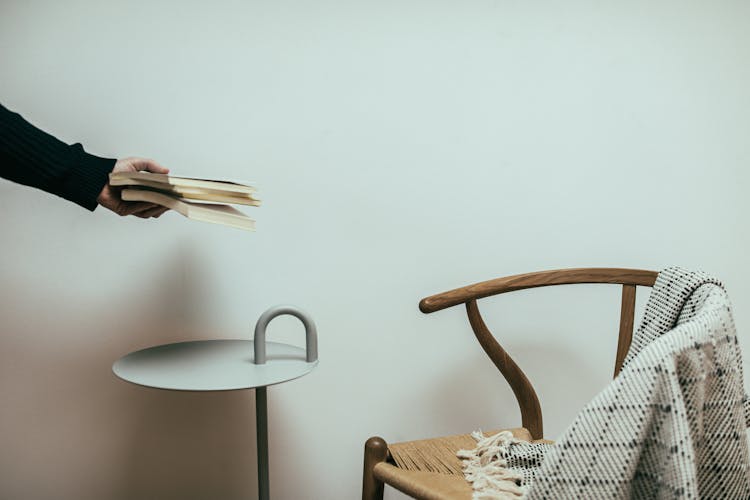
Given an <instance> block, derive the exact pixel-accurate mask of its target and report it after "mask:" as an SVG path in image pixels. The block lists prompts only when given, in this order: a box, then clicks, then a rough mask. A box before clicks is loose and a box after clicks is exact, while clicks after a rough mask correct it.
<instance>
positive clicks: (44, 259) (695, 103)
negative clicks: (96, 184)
mask: <svg viewBox="0 0 750 500" xmlns="http://www.w3.org/2000/svg"><path fill="white" fill-rule="evenodd" d="M748 16H750V6H748V4H747V3H745V2H740V1H737V2H687V3H686V2H659V3H658V5H657V4H656V3H654V2H645V1H644V2H595V1H592V2H584V1H575V2H548V3H543V2H542V3H535V4H534V5H531V4H530V3H522V2H512V1H487V0H477V1H473V2H460V1H453V2H434V1H431V2H428V1H410V2H402V1H398V2H397V1H392V2H374V1H373V2H344V1H338V2H336V1H330V2H328V1H315V2H310V1H308V2H305V1H296V2H293V1H267V2H230V1H223V2H192V3H183V2H124V1H123V2H119V4H116V3H109V4H107V5H100V2H93V1H90V2H83V1H79V2H52V1H49V2H26V1H24V2H21V1H17V2H8V1H4V2H3V3H2V4H0V74H1V75H2V77H1V78H0V102H2V103H3V104H4V105H5V106H7V107H9V108H11V109H14V110H17V111H19V112H21V113H22V114H23V115H24V116H25V117H26V118H27V119H29V120H30V121H32V122H33V123H35V124H37V125H38V126H40V127H42V128H44V129H45V130H48V131H50V132H52V133H53V134H55V135H57V136H58V137H60V138H62V139H63V140H66V141H70V142H74V141H81V142H83V143H84V145H85V146H86V147H87V149H88V150H89V151H92V152H94V153H97V154H100V155H103V156H111V157H121V156H125V155H144V156H151V157H154V158H157V159H158V160H160V161H161V162H163V163H164V164H166V165H167V166H169V167H171V168H172V170H173V172H174V173H177V174H180V173H182V174H198V175H202V176H216V177H226V178H238V179H248V180H254V181H256V182H257V183H258V184H259V185H260V187H261V189H262V195H263V198H264V200H265V205H264V206H263V207H262V208H260V209H257V210H253V213H254V214H255V215H256V218H257V220H258V228H259V229H258V232H257V233H255V234H247V233H244V232H240V231H236V230H232V229H228V228H222V227H218V226H211V225H204V224H200V223H193V222H188V221H186V220H184V219H182V218H181V217H180V216H178V215H176V214H167V215H165V216H164V217H162V218H161V219H159V220H158V221H142V220H140V219H118V218H117V217H116V216H115V215H114V214H112V213H108V212H107V211H105V210H103V209H99V210H97V211H96V212H95V213H94V214H89V213H87V212H85V211H84V210H82V209H80V208H78V207H77V206H75V205H73V204H70V203H67V202H65V201H62V200H59V199H56V198H54V197H52V196H49V195H47V194H45V193H42V192H39V191H35V190H32V189H30V188H26V187H22V186H18V185H14V184H11V183H9V182H6V181H2V182H0V210H2V214H3V215H2V217H0V234H2V252H3V253H2V259H0V318H2V320H1V326H0V330H1V331H2V335H0V399H1V400H2V404H1V405H0V450H1V451H0V497H2V498H23V499H53V498H54V499H81V500H86V499H97V500H98V499H123V500H124V499H128V500H129V499H134V498H159V499H189V498H206V499H209V498H222V499H235V498H252V497H253V495H254V491H255V487H256V480H255V458H254V449H255V448H254V447H255V436H254V430H253V429H254V427H253V425H254V412H253V398H252V396H253V395H252V393H251V392H237V393H226V394H191V393H169V392H160V391H156V390H148V389H144V388H139V387H135V386H131V385H128V384H126V383H124V382H122V381H119V380H118V379H116V378H115V377H114V376H113V375H112V374H111V372H110V365H111V363H112V362H113V361H114V360H115V359H117V358H118V357H119V356H120V355H122V354H125V353H127V352H129V351H131V350H134V349H138V348H142V347H145V346H149V345H154V344H159V343H164V342H169V341H177V340H184V339H197V338H225V337H248V336H249V335H250V330H251V325H252V324H253V323H254V322H255V320H256V318H257V317H258V315H259V314H260V313H261V312H262V311H263V310H265V309H266V308H267V307H268V306H270V305H273V304H275V303H278V302H291V303H294V304H298V305H300V306H303V307H305V308H306V309H308V310H309V311H311V312H312V313H313V314H314V316H315V318H316V320H317V322H318V324H319V330H320V359H321V362H320V366H319V368H318V369H317V370H316V371H314V372H313V373H312V374H311V375H309V376H308V377H305V378H303V379H301V380H297V381H295V382H293V383H289V384H286V385H283V386H279V387H274V388H272V389H271V390H270V393H269V402H270V418H271V437H270V446H271V481H272V494H273V497H274V498H275V499H350V498H357V496H358V495H359V488H360V481H361V466H362V463H361V460H362V445H363V443H364V441H365V440H366V438H367V437H368V436H370V435H373V434H380V435H382V436H383V437H385V438H386V439H388V440H394V441H395V440H403V439H414V438H419V437H427V436H432V435H438V434H442V433H461V432H468V431H470V430H472V429H474V428H477V427H482V428H485V429H489V428H492V427H501V426H514V425H517V424H518V416H517V410H516V408H515V403H514V401H513V399H512V394H511V393H510V391H509V390H508V389H507V388H506V387H505V384H504V382H503V381H502V380H501V379H500V377H499V375H498V374H496V373H495V372H494V369H493V368H492V366H491V365H490V363H489V362H488V361H486V360H485V359H484V355H483V354H482V352H481V350H480V348H479V347H478V345H477V344H476V342H475V341H474V340H473V338H472V334H471V332H470V330H469V328H468V325H467V322H466V321H465V317H464V313H463V312H462V310H461V309H460V308H455V309H452V310H447V311H443V312H440V313H436V314H434V315H431V316H424V315H422V314H421V313H419V312H418V310H417V302H418V300H419V299H420V298H422V297H423V296H426V295H430V294H433V293H437V292H440V291H444V290H447V289H450V288H453V287H457V286H461V285H464V284H468V283H472V282H475V281H479V280H484V279H489V278H493V277H497V276H502V275H507V274H514V273H519V272H526V271H532V270H540V269H552V268H561V267H577V266H622V267H639V268H651V269H659V268H662V267H664V266H667V265H672V264H679V265H683V266H687V267H698V268H703V269H705V270H707V271H710V272H712V273H714V274H715V275H717V276H719V277H720V278H722V279H723V280H724V281H725V282H726V284H727V286H728V288H729V291H730V295H731V296H732V297H733V300H734V304H735V315H736V320H737V324H738V327H739V329H740V332H741V333H740V338H741V339H742V342H743V346H744V348H745V351H746V352H750V350H748V347H750V346H749V345H748V340H747V339H748V337H747V335H746V334H745V333H742V332H745V331H750V270H748V266H747V260H746V248H747V246H748V244H750V238H749V237H750V230H749V229H748V224H747V218H746V216H747V212H748V200H747V188H748V181H749V180H750V179H749V174H748V173H747V167H748V161H749V160H750V142H748V136H749V135H750V92H749V91H748V89H749V88H750V66H749V65H748V64H747V61H748V57H750V30H748V21H747V19H748V18H749V17H748ZM645 296H646V294H645V293H643V294H642V298H645ZM641 305H642V303H641ZM618 307H619V290H618V289H617V287H607V286H599V287H597V286H580V287H573V288H570V287H568V288H558V289H550V290H534V291H529V292H520V293H518V294H517V296H513V295H508V296H503V297H499V298H495V299H488V300H486V301H485V302H484V310H485V312H486V319H487V320H488V323H489V324H490V326H494V327H495V329H496V331H497V333H498V336H499V337H500V338H501V339H502V341H503V342H504V345H505V346H506V347H507V349H508V350H509V351H510V352H511V353H512V354H513V355H515V356H516V357H517V360H518V361H519V363H520V364H521V365H522V366H523V367H524V368H525V369H526V371H527V373H528V374H529V376H530V377H531V379H532V380H533V381H534V382H535V384H536V385H537V389H538V392H539V393H540V397H541V398H542V403H543V409H544V411H545V416H546V430H547V435H548V436H549V437H554V436H555V435H557V434H558V433H559V432H561V431H562V430H563V429H564V428H565V425H566V423H567V422H569V421H570V420H571V418H572V417H573V415H575V413H576V410H577V409H578V408H580V406H582V405H583V404H584V403H585V402H586V401H587V400H588V399H589V398H591V396H593V395H594V394H595V393H596V392H597V391H598V390H599V389H600V388H602V387H603V386H604V385H605V384H606V383H607V380H608V377H609V376H610V372H611V366H612V362H613V358H614V352H615V343H616V341H615V337H616V330H617V319H618V316H619V314H618ZM269 335H270V337H273V338H277V339H287V340H293V341H294V342H298V343H300V344H301V343H302V334H301V328H300V327H299V325H297V324H295V322H294V321H293V320H291V319H289V320H287V319H280V320H278V323H274V324H273V326H272V328H271V331H270V332H269ZM387 498H391V499H393V498H397V495H396V494H395V493H393V492H392V491H390V492H389V493H388V495H387ZM399 498H400V497H399Z"/></svg>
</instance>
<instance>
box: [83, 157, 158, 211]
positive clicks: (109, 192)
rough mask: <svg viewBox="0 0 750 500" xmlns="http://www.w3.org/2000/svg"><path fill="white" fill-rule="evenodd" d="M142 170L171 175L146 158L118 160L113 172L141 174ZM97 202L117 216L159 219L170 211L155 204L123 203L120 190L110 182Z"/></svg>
mask: <svg viewBox="0 0 750 500" xmlns="http://www.w3.org/2000/svg"><path fill="white" fill-rule="evenodd" d="M141 170H146V171H147V172H154V173H156V174H168V173H169V169H168V168H164V167H162V166H161V165H159V164H158V163H156V162H155V161H154V160H147V159H145V158H123V159H121V160H117V163H115V167H114V168H113V169H112V172H113V173H114V172H139V171H141ZM96 202H97V203H99V205H101V206H103V207H104V208H108V209H110V210H112V211H113V212H114V213H116V214H117V215H135V216H136V217H140V218H142V219H148V218H150V217H159V216H161V214H163V213H164V212H166V211H167V210H169V209H168V208H166V207H162V206H161V205H155V204H153V203H146V202H142V201H123V200H122V198H120V188H118V187H116V186H110V185H109V182H107V184H105V186H104V187H103V188H102V191H101V193H99V196H98V197H97V198H96Z"/></svg>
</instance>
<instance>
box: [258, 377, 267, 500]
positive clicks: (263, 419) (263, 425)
mask: <svg viewBox="0 0 750 500" xmlns="http://www.w3.org/2000/svg"><path fill="white" fill-rule="evenodd" d="M255 425H256V435H257V443H258V444H257V446H258V500H269V492H268V489H269V488H268V400H267V398H266V388H265V387H258V388H256V389H255Z"/></svg>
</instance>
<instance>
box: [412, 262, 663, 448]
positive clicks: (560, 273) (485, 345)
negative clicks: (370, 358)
mask: <svg viewBox="0 0 750 500" xmlns="http://www.w3.org/2000/svg"><path fill="white" fill-rule="evenodd" d="M658 274H659V273H657V272H655V271H645V270H641V269H617V268H589V269H586V268H582V269H559V270H554V271H540V272H536V273H528V274H518V275H515V276H507V277H504V278H497V279H494V280H490V281H483V282H481V283H476V284H474V285H469V286H465V287H462V288H457V289H455V290H451V291H448V292H444V293H440V294H437V295H433V296H431V297H427V298H425V299H422V300H421V301H420V303H419V309H420V310H421V311H422V312H423V313H431V312H435V311H440V310H441V309H447V308H449V307H452V306H455V305H458V304H466V313H467V314H468V316H469V323H470V324H471V328H472V330H473V331H474V335H475V336H476V337H477V340H478V341H479V344H480V345H481V346H482V349H484V352H485V353H487V355H488V356H489V357H490V359H491V360H492V362H493V363H494V364H495V366H496V367H497V368H498V370H500V373H501V374H502V375H503V377H504V378H505V380H506V381H507V382H508V385H510V387H511V389H512V390H513V394H514V395H515V397H516V401H518V406H519V408H520V410H521V420H522V422H523V426H524V427H525V428H527V429H528V430H529V432H530V433H531V436H532V438H533V439H542V437H543V433H544V428H543V420H542V409H541V406H540V405H539V398H538V397H537V395H536V391H535V390H534V387H533V386H532V385H531V382H530V381H529V379H528V377H526V374H525V373H524V372H523V370H521V368H520V367H519V366H518V365H517V364H516V362H515V361H513V358H511V357H510V355H509V354H508V353H507V352H506V351H505V349H503V348H502V346H501V345H500V344H499V343H498V342H497V340H496V339H495V337H494V336H493V335H492V333H491V332H490V330H489V329H488V328H487V325H486V324H485V323H484V320H483V319H482V316H481V314H480V312H479V306H478V305H477V300H478V299H481V298H485V297H490V296H492V295H498V294H501V293H507V292H513V291H516V290H523V289H526V288H536V287H542V286H552V285H572V284H579V283H610V284H619V285H622V303H621V309H620V331H619V337H618V342H617V354H616V356H615V370H614V376H615V377H616V376H617V374H618V373H620V369H621V368H622V363H623V361H624V360H625V355H626V354H627V353H628V349H629V348H630V342H631V340H632V338H633V322H634V315H635V290H636V288H635V287H636V286H638V285H640V286H653V285H654V283H655V282H656V276H657V275H658Z"/></svg>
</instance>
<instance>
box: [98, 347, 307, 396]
mask: <svg viewBox="0 0 750 500" xmlns="http://www.w3.org/2000/svg"><path fill="white" fill-rule="evenodd" d="M266 350H267V362H266V363H265V364H261V365H256V364H255V363H254V362H253V356H254V354H253V341H252V340H229V339H226V340H197V341H191V342H178V343H176V344H165V345H160V346H156V347H150V348H148V349H142V350H140V351H135V352H131V353H130V354H128V355H126V356H123V357H122V358H120V359H118V360H117V361H116V362H115V364H114V365H112V371H113V372H114V373H115V375H117V376H118V377H120V378H121V379H123V380H126V381H128V382H132V383H134V384H138V385H143V386H147V387H156V388H158V389H172V390H178V391H229V390H236V389H252V388H255V387H265V386H267V385H273V384H280V383H282V382H286V381H288V380H292V379H295V378H299V377H301V376H303V375H306V374H308V373H310V371H311V370H312V369H313V368H315V367H316V366H317V365H318V361H317V360H315V361H312V362H310V363H308V362H307V361H306V360H305V350H304V349H301V348H299V347H295V346H292V345H289V344H281V343H278V342H266Z"/></svg>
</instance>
